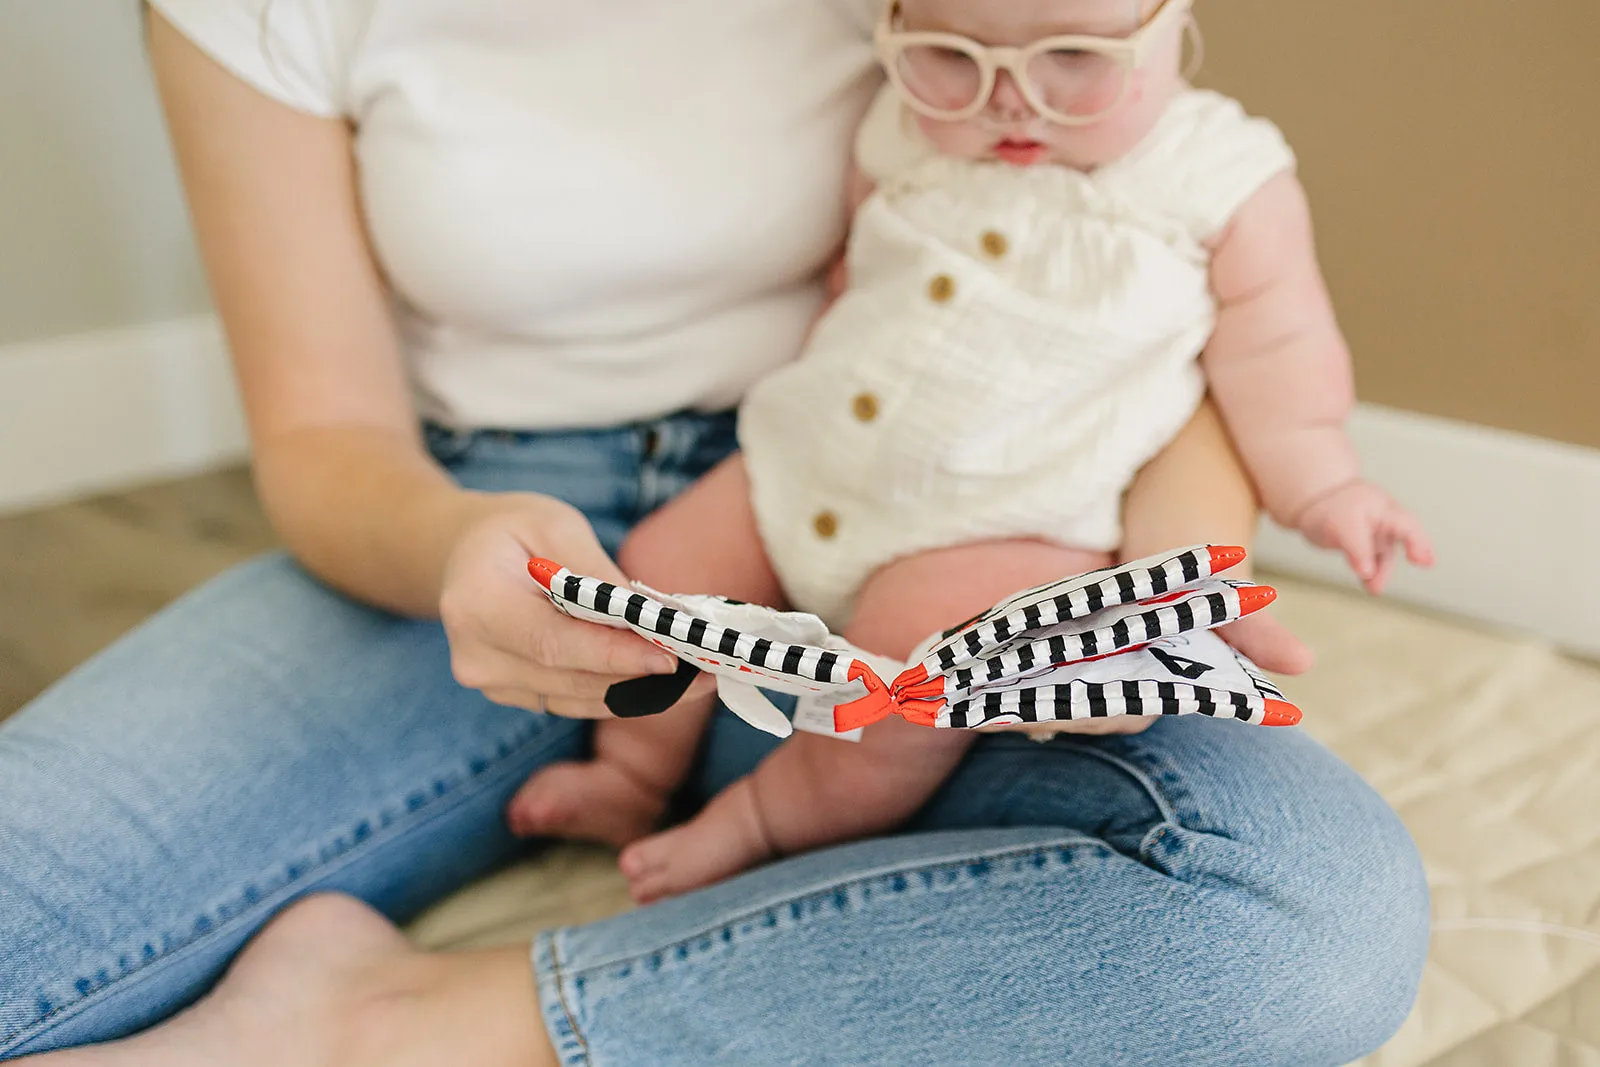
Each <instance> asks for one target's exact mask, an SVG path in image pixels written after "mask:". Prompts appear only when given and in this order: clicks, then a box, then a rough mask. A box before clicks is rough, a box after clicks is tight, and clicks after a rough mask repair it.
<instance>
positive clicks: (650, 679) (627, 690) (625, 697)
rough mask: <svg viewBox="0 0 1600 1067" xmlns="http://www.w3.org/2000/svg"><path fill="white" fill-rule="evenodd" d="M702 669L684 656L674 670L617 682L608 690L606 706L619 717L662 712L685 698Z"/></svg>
mask: <svg viewBox="0 0 1600 1067" xmlns="http://www.w3.org/2000/svg"><path fill="white" fill-rule="evenodd" d="M699 673H700V668H699V667H696V666H695V665H694V664H693V663H690V662H689V661H688V660H686V659H685V660H679V661H678V669H677V671H676V672H674V673H672V674H647V675H645V676H644V677H643V678H629V679H628V680H627V681H625V682H617V683H616V684H615V685H613V686H612V687H611V688H610V689H607V690H606V707H608V708H610V709H611V714H613V715H615V716H616V717H617V718H619V719H642V718H644V717H645V716H647V715H660V714H661V713H662V712H663V711H666V710H667V709H668V708H670V707H672V705H674V704H676V703H677V702H678V701H679V700H681V699H683V694H684V693H686V692H688V691H689V686H690V685H691V684H692V683H693V682H694V679H695V676H696V675H698V674H699Z"/></svg>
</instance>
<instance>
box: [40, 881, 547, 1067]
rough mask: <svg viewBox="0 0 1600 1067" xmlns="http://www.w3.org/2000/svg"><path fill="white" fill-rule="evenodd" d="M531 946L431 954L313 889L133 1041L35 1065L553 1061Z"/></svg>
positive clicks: (51, 1056)
mask: <svg viewBox="0 0 1600 1067" xmlns="http://www.w3.org/2000/svg"><path fill="white" fill-rule="evenodd" d="M537 1004H538V1000H537V997H536V995H535V992H534V988H533V971H532V968H531V967H530V966H529V963H528V955H527V951H526V947H525V946H524V947H519V948H514V949H507V950H495V951H491V952H479V953H462V954H458V955H453V956H430V955H427V954H425V953H421V952H418V951H416V950H415V949H413V948H412V947H411V945H410V943H409V942H407V941H406V939H405V938H404V937H403V936H401V934H400V932H399V931H398V930H396V929H395V927H394V926H393V925H392V924H391V923H390V922H389V921H388V920H387V919H385V918H383V916H381V915H379V914H378V913H377V912H375V911H373V910H372V909H371V908H369V907H367V906H366V905H365V904H362V903H360V902H359V901H356V900H354V899H352V898H350V897H344V896H335V895H323V896H315V897H309V898H307V899H305V900H303V901H301V902H299V903H298V904H295V905H294V906H292V907H291V908H289V909H288V910H287V911H285V912H284V913H283V914H281V915H279V916H278V917H277V918H276V919H274V920H273V921H272V922H271V923H269V924H268V925H267V926H266V928H265V929H263V930H262V931H261V933H260V934H258V935H257V936H256V938H255V940H254V941H252V942H251V943H250V944H249V945H247V946H246V947H245V949H244V951H243V952H241V953H240V954H239V957H238V958H237V959H236V960H235V961H234V963H233V966H232V967H230V968H229V969H228V973H227V975H226V976H224V977H223V979H222V981H221V982H220V983H218V985H217V988H216V989H214V990H213V991H212V992H211V993H209V994H208V995H207V996H206V997H204V998H203V999H202V1000H200V1001H199V1003H197V1004H195V1005H194V1006H193V1007H191V1008H189V1009H188V1010H186V1011H184V1012H182V1013H181V1014H179V1015H177V1016H176V1017H174V1018H173V1019H170V1020H168V1021H167V1022H165V1023H163V1024H161V1025H159V1026H157V1027H155V1028H153V1029H151V1030H148V1031H146V1032H145V1033H142V1034H138V1035H136V1036H134V1037H131V1038H128V1039H126V1040H123V1041H113V1042H109V1043H107V1044H104V1045H95V1046H92V1047H89V1048H82V1049H70V1050H66V1051H62V1052H52V1053H47V1054H45V1055H42V1056H37V1057H29V1058H27V1059H24V1060H21V1061H19V1062H21V1063H24V1064H28V1065H29V1067H33V1065H37V1067H149V1065H152V1064H160V1065H161V1067H214V1065H216V1064H221V1063H225V1064H228V1065H229V1067H258V1065H259V1067H325V1065H338V1067H364V1065H367V1064H373V1065H378V1064H382V1065H384V1067H446V1065H451V1064H457V1063H472V1064H474V1065H482V1067H548V1065H553V1064H554V1063H555V1062H556V1060H555V1053H554V1052H553V1051H552V1049H551V1047H550V1042H549V1039H548V1038H547V1037H546V1036H545V1033H544V1029H543V1027H542V1026H541V1025H540V1022H539V1019H538V1009H537Z"/></svg>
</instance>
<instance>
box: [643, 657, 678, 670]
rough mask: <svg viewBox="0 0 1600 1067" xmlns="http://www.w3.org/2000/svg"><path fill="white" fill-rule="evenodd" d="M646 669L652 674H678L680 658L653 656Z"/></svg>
mask: <svg viewBox="0 0 1600 1067" xmlns="http://www.w3.org/2000/svg"><path fill="white" fill-rule="evenodd" d="M646 669H647V670H648V671H649V672H650V673H651V674H676V673H678V658H677V657H676V656H651V657H650V662H649V666H648V667H647V668H646Z"/></svg>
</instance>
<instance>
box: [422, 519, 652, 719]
mask: <svg viewBox="0 0 1600 1067" xmlns="http://www.w3.org/2000/svg"><path fill="white" fill-rule="evenodd" d="M505 502H506V505H507V506H506V507H505V508H503V509H500V510H496V511H494V512H492V513H491V514H489V515H488V516H487V517H486V518H483V519H480V520H479V521H477V522H475V523H473V524H472V525H471V526H468V527H467V528H466V529H465V530H464V531H463V532H462V534H461V536H460V537H459V538H457V540H456V542H455V547H454V548H453V550H452V551H451V553H450V557H449V561H448V562H447V564H446V566H445V576H444V584H443V591H442V592H441V594H440V597H439V617H440V618H441V619H442V620H443V622H444V628H445V634H446V636H447V637H448V638H449V641H450V666H451V670H452V671H453V672H454V674H455V677H456V681H458V682H460V683H461V684H462V685H464V686H467V687H468V688H471V689H477V690H481V691H482V693H483V695H484V696H486V697H488V698H489V699H490V700H492V701H494V702H495V703H496V704H504V705H506V706H508V707H517V708H526V709H528V710H530V711H548V712H551V713H553V714H556V715H564V716H567V717H569V718H575V719H602V718H609V717H610V715H611V712H610V711H609V710H607V708H606V705H605V694H606V690H607V689H608V688H609V687H610V686H612V685H613V684H615V683H617V682H620V681H623V680H625V679H628V678H636V677H639V676H641V675H646V674H671V673H672V672H673V671H675V670H676V669H677V666H678V661H677V660H676V659H675V658H674V657H673V656H671V655H669V654H667V653H665V652H663V651H661V650H660V649H658V648H656V647H655V646H653V645H651V644H650V642H648V641H646V640H645V639H644V638H642V637H639V636H638V635H637V634H634V633H631V632H629V631H625V630H613V629H610V628H608V627H605V626H600V625H598V624H596V623H591V622H582V621H579V620H577V619H573V618H569V617H568V616H566V615H563V614H562V613H561V612H559V611H557V610H556V609H555V607H554V606H552V605H551V603H550V602H549V600H547V599H546V598H545V596H544V594H543V593H542V592H541V591H540V590H539V589H538V587H537V586H536V585H535V584H534V582H533V580H532V579H531V578H529V577H528V570H527V567H528V559H529V557H532V556H543V557H545V558H547V559H552V560H556V561H558V562H559V563H561V564H562V565H563V566H566V567H570V568H571V569H572V570H573V571H575V572H577V573H579V574H589V575H593V576H595V577H597V578H603V579H605V580H607V581H611V582H616V583H618V584H619V585H626V584H627V579H626V578H624V577H623V575H622V572H621V571H619V570H618V569H617V565H616V564H615V563H613V562H612V561H611V559H610V557H608V556H607V555H606V553H605V550H604V549H602V548H601V547H600V542H599V541H598V540H597V539H596V538H595V535H594V530H593V528H592V527H590V525H589V522H588V520H587V519H585V518H584V516H583V514H582V513H581V512H579V511H578V510H577V509H576V508H573V507H571V506H570V505H567V504H564V503H562V502H561V501H559V500H555V499H552V498H550V497H542V496H533V495H521V494H519V495H517V496H515V497H514V498H513V497H507V498H505Z"/></svg>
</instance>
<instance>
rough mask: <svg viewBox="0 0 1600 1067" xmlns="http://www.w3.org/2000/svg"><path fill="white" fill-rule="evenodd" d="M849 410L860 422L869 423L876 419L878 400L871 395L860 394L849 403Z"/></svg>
mask: <svg viewBox="0 0 1600 1067" xmlns="http://www.w3.org/2000/svg"><path fill="white" fill-rule="evenodd" d="M850 410H851V411H853V412H855V415H856V418H858V419H860V420H861V421H862V422H871V421H872V420H873V419H875V418H877V417H878V398H877V397H875V396H873V395H872V394H871V393H861V394H860V395H858V396H857V397H856V398H855V399H854V400H852V401H851V402H850Z"/></svg>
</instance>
